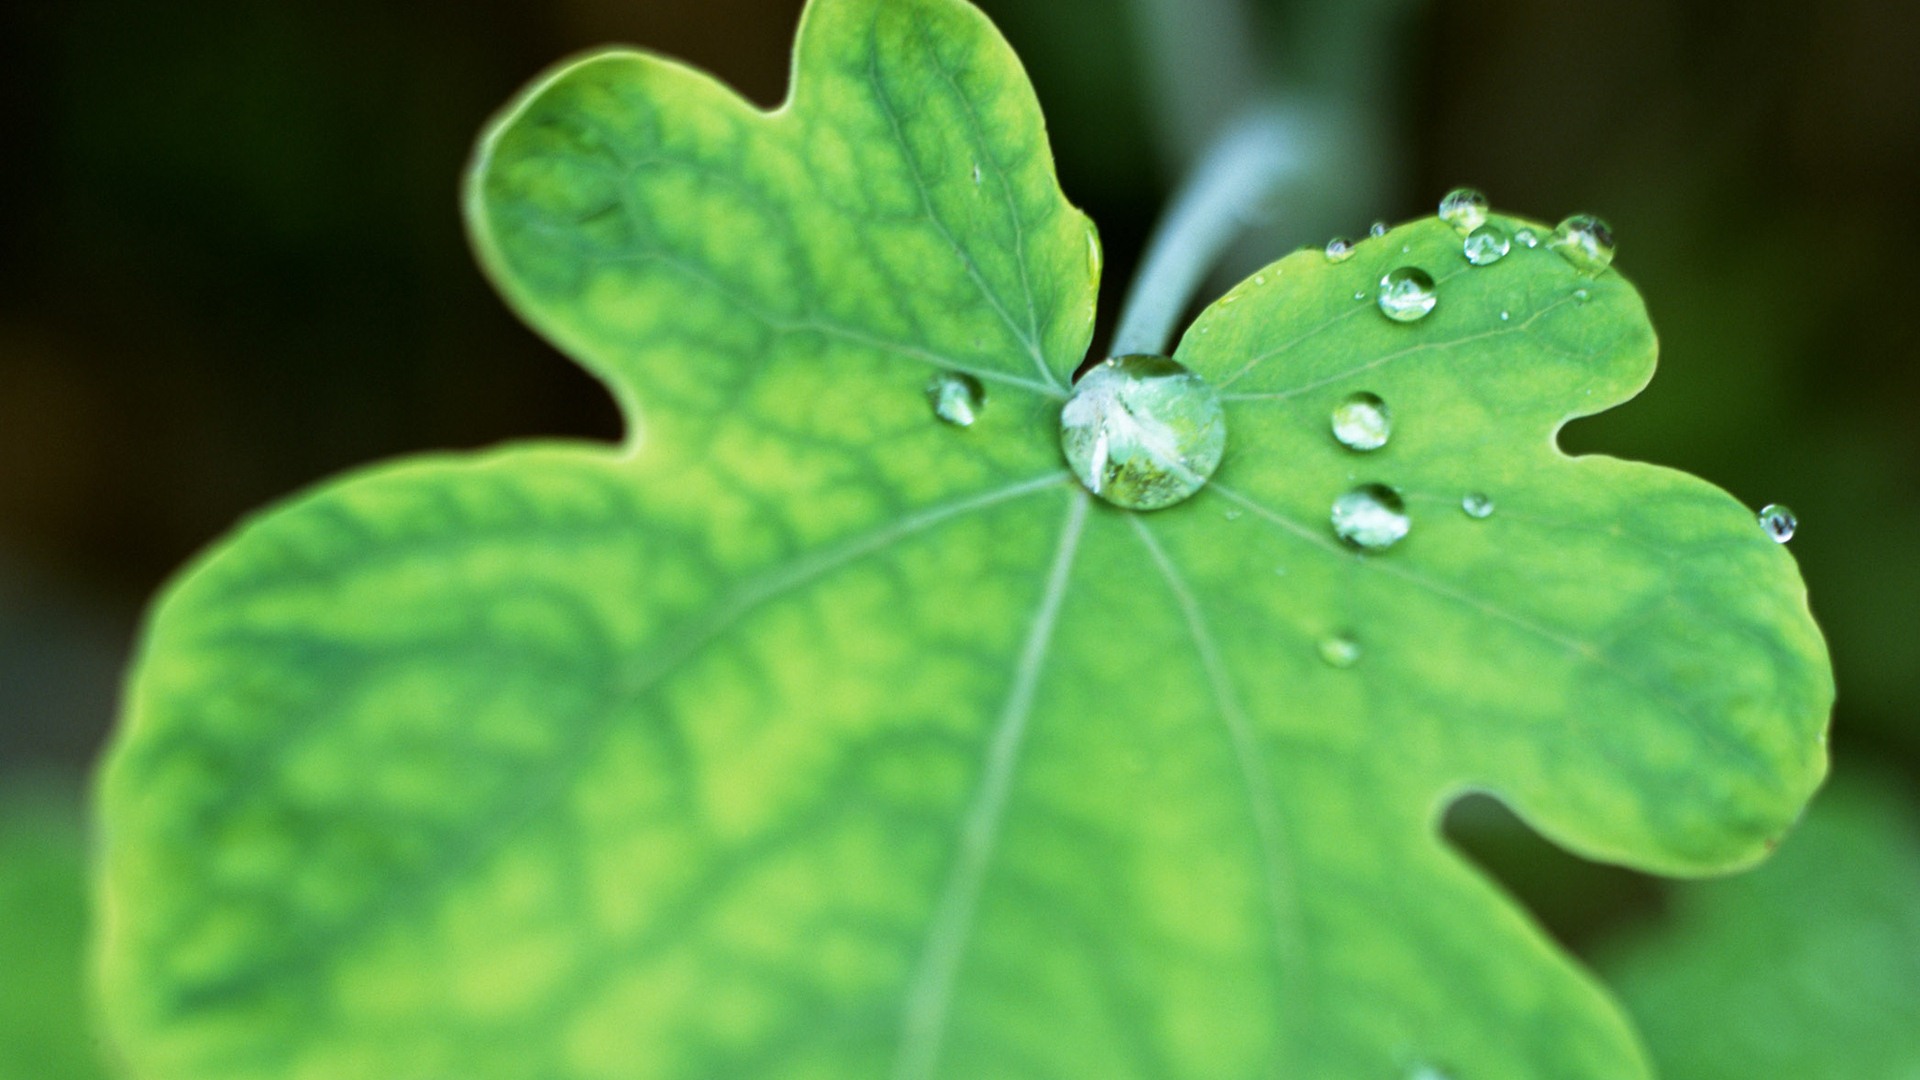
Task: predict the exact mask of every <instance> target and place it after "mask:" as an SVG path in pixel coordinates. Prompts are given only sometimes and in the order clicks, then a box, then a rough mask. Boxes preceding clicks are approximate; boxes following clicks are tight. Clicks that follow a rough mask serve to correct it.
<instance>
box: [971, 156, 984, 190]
mask: <svg viewBox="0 0 1920 1080" xmlns="http://www.w3.org/2000/svg"><path fill="white" fill-rule="evenodd" d="M981 177H982V173H981V172H980V164H979V163H978V162H975V163H974V166H973V186H974V187H979V186H980V180H981Z"/></svg>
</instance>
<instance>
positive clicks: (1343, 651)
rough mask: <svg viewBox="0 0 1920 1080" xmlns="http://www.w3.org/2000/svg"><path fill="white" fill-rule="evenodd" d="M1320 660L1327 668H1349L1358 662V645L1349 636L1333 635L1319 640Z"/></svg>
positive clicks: (1351, 636)
mask: <svg viewBox="0 0 1920 1080" xmlns="http://www.w3.org/2000/svg"><path fill="white" fill-rule="evenodd" d="M1320 659H1322V660H1324V661H1326V664H1327V666H1328V667H1336V668H1350V667H1352V666H1353V665H1355V664H1357V663H1359V662H1360V643H1359V642H1357V641H1355V640H1353V635H1351V634H1334V635H1331V636H1329V637H1324V638H1321V639H1320Z"/></svg>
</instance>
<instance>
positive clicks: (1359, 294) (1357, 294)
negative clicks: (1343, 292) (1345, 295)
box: [1353, 289, 1367, 300]
mask: <svg viewBox="0 0 1920 1080" xmlns="http://www.w3.org/2000/svg"><path fill="white" fill-rule="evenodd" d="M1353 298H1354V299H1355V300H1365V299H1366V298H1367V293H1366V290H1364V289H1355V290H1354V291H1353Z"/></svg>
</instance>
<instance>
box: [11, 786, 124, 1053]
mask: <svg viewBox="0 0 1920 1080" xmlns="http://www.w3.org/2000/svg"><path fill="white" fill-rule="evenodd" d="M86 936H87V896H86V845H85V840H84V836H83V833H82V829H81V825H80V796H79V792H78V791H77V789H76V788H75V787H74V786H70V785H68V784H65V783H61V782H58V781H55V780H53V779H51V778H48V777H42V776H35V775H5V776H0V1080H88V1078H91V1077H99V1076H105V1075H106V1070H105V1069H104V1068H102V1067H101V1065H100V1063H99V1061H98V1058H97V1047H96V1044H95V1042H94V1039H93V1036H92V1029H91V1026H90V1025H89V1024H88V1022H87V1021H88V1009H87V1001H86V994H85V991H84V989H83V987H84V979H83V975H84V973H85V970H86Z"/></svg>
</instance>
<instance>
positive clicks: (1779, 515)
mask: <svg viewBox="0 0 1920 1080" xmlns="http://www.w3.org/2000/svg"><path fill="white" fill-rule="evenodd" d="M1760 527H1761V528H1762V529H1765V530H1766V531H1767V535H1768V536H1769V537H1772V538H1773V542H1774V543H1776V544H1784V543H1786V542H1787V541H1789V540H1791V539H1793V534H1794V532H1795V530H1797V529H1799V528H1800V519H1799V518H1797V517H1795V516H1794V515H1793V509H1792V508H1791V507H1787V506H1782V505H1780V504H1779V503H1768V504H1767V505H1766V506H1765V507H1763V508H1761V510H1760Z"/></svg>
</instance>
